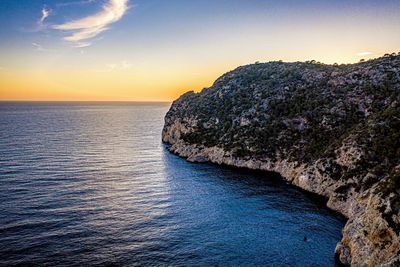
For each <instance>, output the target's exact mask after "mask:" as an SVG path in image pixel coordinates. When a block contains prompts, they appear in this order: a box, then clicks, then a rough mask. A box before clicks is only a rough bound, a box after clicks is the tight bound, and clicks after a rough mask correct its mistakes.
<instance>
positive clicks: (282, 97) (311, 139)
mask: <svg viewBox="0 0 400 267" xmlns="http://www.w3.org/2000/svg"><path fill="white" fill-rule="evenodd" d="M303 64H304V63H281V62H275V63H265V64H255V65H249V66H245V67H240V68H238V69H236V70H234V71H233V72H230V73H228V74H225V75H224V76H222V77H221V78H220V79H218V80H217V81H216V83H215V84H214V85H213V86H212V87H210V88H208V89H204V90H203V91H202V92H201V93H199V94H195V93H193V92H190V93H187V94H185V95H183V96H182V97H181V98H179V99H178V100H176V101H175V102H174V103H173V104H172V106H171V109H170V111H169V112H168V113H167V115H166V118H165V126H164V129H163V132H162V140H163V142H165V143H167V144H170V145H171V146H170V148H169V149H170V151H171V152H173V153H175V154H177V155H179V156H181V157H184V158H186V159H187V160H188V161H190V162H212V163H215V164H223V165H227V166H233V167H241V168H248V169H254V170H264V171H272V172H277V173H279V174H280V175H281V176H282V177H283V178H284V179H285V180H287V181H288V182H289V183H291V184H293V185H295V186H298V187H300V188H302V189H304V190H307V191H309V192H312V193H316V194H318V195H321V196H324V197H326V198H327V199H328V202H327V206H328V207H329V208H331V209H333V210H335V211H337V212H339V213H341V214H343V215H344V216H345V217H346V218H347V219H348V221H347V223H346V225H345V227H344V229H343V238H342V240H341V241H340V242H339V243H338V244H337V246H336V251H335V255H336V257H337V259H338V260H339V261H340V262H341V263H342V264H344V265H351V266H399V265H400V233H399V230H400V227H399V226H400V215H399V189H400V188H399V180H400V179H399V173H400V167H399V159H398V157H397V156H398V154H394V156H393V155H390V149H388V148H387V147H385V146H386V143H381V142H380V141H379V142H378V141H375V139H376V140H380V138H386V139H390V138H391V137H390V136H388V134H386V133H385V132H383V130H382V129H380V128H379V131H378V130H376V129H375V128H376V127H378V126H379V127H382V125H384V123H387V124H388V125H389V126H388V129H389V131H390V132H394V133H393V134H395V135H396V134H397V133H398V130H399V129H398V126H399V123H398V120H399V118H397V113H396V112H398V110H399V102H398V101H399V80H400V59H399V56H396V55H391V57H389V56H386V57H383V58H380V59H377V60H374V61H371V62H365V63H360V64H354V65H345V66H331V65H318V66H315V64H316V63H314V62H311V63H305V65H303ZM294 68H295V70H294ZM271 69H274V70H276V72H273V71H272V72H271ZM389 70H390V71H389ZM289 71H290V73H292V72H293V71H297V72H296V73H295V77H296V79H297V80H293V79H288V78H286V77H287V75H288V74H287V73H289ZM266 72H267V74H266V75H265V76H262V75H264V74H263V73H266ZM278 72H285V75H286V76H282V77H279V76H278V75H279V74H277V73H278ZM393 72H394V74H395V75H394V78H393V75H392V74H390V73H393ZM254 73H258V74H259V76H257V75H254ZM260 73H261V74H260ZM388 73H389V74H390V77H391V78H390V79H391V80H390V82H391V84H393V86H392V85H390V86H391V87H390V88H391V89H390V90H392V91H390V94H388V96H387V97H382V95H380V94H381V93H380V92H379V93H377V92H375V91H372V93H364V92H366V88H367V86H369V84H372V83H375V84H376V85H380V84H388V79H389V78H388V77H389V74H388ZM260 76H261V78H260ZM249 77H250V78H249ZM271 77H272V78H271ZM349 77H350V78H349ZM270 78H271V79H272V80H274V82H273V86H274V87H270V86H269V84H266V83H265V80H268V79H270ZM251 79H253V80H254V81H252V80H251ZM321 80H323V84H321ZM243 81H246V83H245V82H243ZM363 81H368V84H363ZM304 83H308V84H309V85H310V84H311V85H310V86H309V88H316V89H315V90H317V91H318V90H320V91H319V92H318V93H319V94H326V95H327V96H329V97H331V99H330V101H331V102H327V103H333V104H332V105H331V104H324V103H323V102H321V103H320V105H322V106H324V105H330V106H329V107H326V109H324V110H323V109H321V108H320V107H318V106H317V105H316V106H311V107H309V106H307V105H306V107H305V108H303V109H301V108H298V109H296V110H294V111H290V112H286V110H287V109H291V108H293V103H292V102H290V101H292V99H293V98H295V97H297V95H296V94H297V93H299V90H302V89H303V88H302V85H303V84H304ZM388 86H389V85H388ZM321 87H322V89H319V88H321ZM243 88H244V89H243ZM249 88H250V89H249ZM271 88H273V89H271ZM337 88H339V89H341V92H343V95H342V96H339V97H338V96H337V91H335V90H338V89H337ZM343 88H345V90H343ZM243 90H245V91H243ZM310 90H311V89H310ZM313 90H314V89H313ZM388 90H389V89H388ZM248 91H250V92H251V96H250V97H249V98H247V99H246V98H244V99H242V100H237V98H238V96H242V95H243V94H244V93H243V92H245V93H247V92H248ZM263 91H266V92H268V93H267V94H265V95H262V94H263V93H264V92H263ZM232 92H235V94H232ZM269 92H273V93H269ZM332 92H334V93H332ZM300 93H303V91H300ZM260 94H261V96H260V97H258V95H260ZM354 95H356V96H357V101H353V100H354V99H353V100H352V98H354ZM317 96H318V94H315V97H314V94H313V95H311V96H310V97H311V98H308V99H306V100H305V101H317V102H318V101H320V100H319V99H314V98H316V97H317ZM313 97H314V98H313ZM343 97H345V101H347V100H348V101H347V102H344V103H343V101H342V100H343ZM227 98H228V100H227ZM236 100H237V101H236ZM227 101H236V102H235V104H234V105H230V104H229V103H230V102H227ZM249 101H250V103H248V102H249ZM278 101H280V102H279V103H280V104H281V105H284V106H285V109H286V110H283V111H280V112H281V113H278V114H283V115H282V116H275V117H274V116H273V112H274V110H273V109H272V107H273V105H276V103H277V102H278ZM296 101H299V100H296ZM321 101H322V100H321ZM227 103H228V104H227ZM241 103H243V105H242V104H241ZM288 103H289V105H288ZM296 103H297V102H296ZM377 103H378V104H379V106H378V104H377ZM226 105H230V106H229V109H230V110H228V111H229V112H228V113H224V112H225V111H221V108H224V107H225V106H226ZM302 105H303V104H302ZM351 105H355V107H357V108H359V111H357V112H358V113H360V114H358V113H357V114H358V115H357V116H359V117H356V118H353V116H355V115H354V114H352V113H350V111H351V110H352V109H351V108H348V106H351ZM210 106H213V108H212V107H211V108H210ZM238 106H241V107H242V108H238ZM324 107H325V106H324ZM218 110H219V111H218ZM382 110H383V111H384V112H386V113H388V112H389V111H390V114H389V115H387V114H386V113H382ZM393 110H394V111H393ZM311 112H314V113H312V114H313V115H312V116H314V117H312V116H311V115H309V114H310V113H311ZM328 112H331V113H333V116H331V117H329V115H330V114H328ZM320 113H321V114H320ZM361 113H362V114H361ZM223 114H227V115H223ZM349 116H351V117H352V119H351V123H348V122H347V117H349ZM339 117H342V118H343V120H342V121H339V123H337V120H338V118H339ZM263 120H267V124H273V125H277V126H276V127H275V129H276V128H277V127H282V128H278V130H273V131H272V132H271V130H270V128H268V126H262V123H260V121H261V122H262V121H263ZM312 120H314V121H315V124H314V125H316V126H314V128H315V127H320V128H319V129H318V131H320V132H324V133H325V134H336V133H337V132H338V131H341V132H340V133H341V134H340V136H339V137H337V138H333V139H332V140H330V139H328V137H326V138H325V137H323V136H322V137H321V140H325V139H328V141H326V142H325V143H322V145H319V146H318V149H314V147H313V146H314V145H315V143H316V140H318V138H319V137H318V135H315V133H314V132H311V131H307V127H313V124H312ZM334 120H336V121H334ZM267 124H266V125H267ZM222 125H223V126H222ZM227 125H228V126H227ZM280 125H282V126H280ZM338 125H339V126H338ZM342 125H345V126H343V127H344V129H343V130H342V128H338V127H342ZM377 125H378V126H377ZM335 127H336V128H335ZM393 128H394V130H393ZM305 129H306V130H305ZM263 131H267V132H268V133H269V135H270V136H273V137H274V138H275V139H274V140H280V139H285V142H282V143H280V144H272V143H271V141H268V142H266V143H265V144H263V145H262V146H260V145H259V144H257V142H258V143H259V142H262V140H263V139H261V137H260V136H261V135H262V134H261V133H262V132H263ZM365 132H366V133H365ZM210 133H211V134H210ZM289 133H290V134H289ZM377 133H383V136H381V137H379V136H378V138H377ZM298 135H299V136H300V138H297V137H296V139H295V136H298ZM215 136H217V137H215ZM227 136H228V137H227ZM229 136H230V137H229ZM359 136H361V137H362V138H357V137H359ZM227 138H228V139H227ZM229 138H230V139H229ZM395 139H397V135H396V136H395ZM249 140H250V141H252V140H255V141H256V142H255V143H251V142H250V141H249ZM365 140H369V143H365V142H367V141H365ZM287 143H290V146H286V147H285V145H286V144H287ZM390 145H391V146H394V151H395V152H394V153H399V148H398V143H396V142H393V141H391V142H390ZM374 146H377V148H375V147H374ZM297 147H300V149H299V151H300V152H299V151H297V150H296V148H297ZM372 147H374V148H375V149H378V150H377V151H378V152H377V153H375V154H374V155H373V157H372V156H369V154H371V153H370V152H369V150H368V149H370V150H372V149H371V148H372ZM302 149H303V150H305V151H308V153H307V155H303V154H301V150H302ZM380 150H383V152H382V153H381V154H382V155H381V154H379V153H380V152H379V151H380ZM310 155H311V156H314V157H312V158H311V159H309V156H310ZM389 156H390V158H388V159H386V158H385V157H389ZM393 157H394V158H393ZM372 159H373V160H374V161H373V160H372ZM382 160H383V161H385V162H384V163H385V165H384V167H383V168H378V167H379V166H378V165H380V164H383V163H381V162H380V161H382ZM386 161H388V163H386ZM376 162H378V163H376ZM377 166H378V167H377ZM364 169H365V170H364ZM381 169H382V170H381Z"/></svg>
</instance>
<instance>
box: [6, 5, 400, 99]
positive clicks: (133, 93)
mask: <svg viewBox="0 0 400 267" xmlns="http://www.w3.org/2000/svg"><path fill="white" fill-rule="evenodd" d="M0 24H1V27H0V100H41V101H46V100H48V101H54V100H62V101H74V100H94V101H108V100H109V101H172V100H174V99H175V98H177V97H179V95H181V94H182V93H184V92H186V91H189V90H195V91H200V90H201V89H202V88H205V87H208V86H210V85H212V83H213V81H214V80H215V79H216V78H218V77H219V76H221V75H222V74H223V73H225V72H227V71H229V70H232V69H234V68H236V67H238V66H240V65H245V64H251V63H254V62H256V61H259V62H268V61H273V60H283V61H288V62H293V61H306V60H317V61H320V62H323V63H353V62H358V61H359V60H360V59H369V58H375V57H379V56H381V55H383V54H385V53H392V52H399V51H400V30H399V29H400V0H335V1H332V0H263V1H261V0H240V1H239V0H212V1H211V0H210V1H207V0H57V1H56V0H0Z"/></svg>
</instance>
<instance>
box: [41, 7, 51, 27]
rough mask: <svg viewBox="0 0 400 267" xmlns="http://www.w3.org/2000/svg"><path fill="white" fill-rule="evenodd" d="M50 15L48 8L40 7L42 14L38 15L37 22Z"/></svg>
mask: <svg viewBox="0 0 400 267" xmlns="http://www.w3.org/2000/svg"><path fill="white" fill-rule="evenodd" d="M49 15H50V10H49V9H47V8H45V7H43V8H42V16H41V17H40V20H39V23H40V24H43V23H44V20H45V19H46V18H47V17H48V16H49Z"/></svg>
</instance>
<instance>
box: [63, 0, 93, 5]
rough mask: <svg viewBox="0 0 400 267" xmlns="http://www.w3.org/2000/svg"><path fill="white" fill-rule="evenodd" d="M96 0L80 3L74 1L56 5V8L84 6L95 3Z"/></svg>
mask: <svg viewBox="0 0 400 267" xmlns="http://www.w3.org/2000/svg"><path fill="white" fill-rule="evenodd" d="M95 1H96V0H82V1H75V2H66V3H58V4H57V6H58V7H66V6H73V5H85V4H90V3H93V2H95Z"/></svg>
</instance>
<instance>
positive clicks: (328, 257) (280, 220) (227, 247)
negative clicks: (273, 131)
mask: <svg viewBox="0 0 400 267" xmlns="http://www.w3.org/2000/svg"><path fill="white" fill-rule="evenodd" d="M168 107H169V106H168V105H167V104H145V103H142V104H132V103H130V104H123V103H118V104H117V103H0V265H1V266H11V265H48V266H54V265H58V266H88V265H89V266H92V265H100V266H104V265H116V266H165V265H168V266H183V265H184V266H210V265H212V266H249V265H250V266H254V265H258V266H333V265H334V264H335V263H334V259H333V252H334V248H335V245H336V243H337V242H338V241H339V239H340V237H341V228H342V226H343V224H344V220H343V218H341V217H339V216H338V215H335V214H333V213H332V212H330V211H329V210H328V209H327V208H325V207H324V204H323V203H321V201H320V200H317V199H314V198H313V197H311V196H310V195H308V194H305V193H304V192H301V191H299V190H298V189H296V188H294V187H291V186H289V185H287V184H285V183H284V182H282V180H280V179H279V178H277V177H275V176H273V175H270V174H261V173H251V172H246V171H241V170H232V169H228V168H222V167H218V166H213V165H209V164H191V163H188V162H186V161H185V160H183V159H181V158H179V157H177V156H175V155H172V154H170V153H169V152H168V151H167V149H166V147H165V146H164V145H163V144H162V143H161V141H160V140H161V138H160V133H161V129H162V126H163V117H164V114H165V113H166V111H167V110H168ZM305 236H306V237H307V241H305V240H304V237H305Z"/></svg>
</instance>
